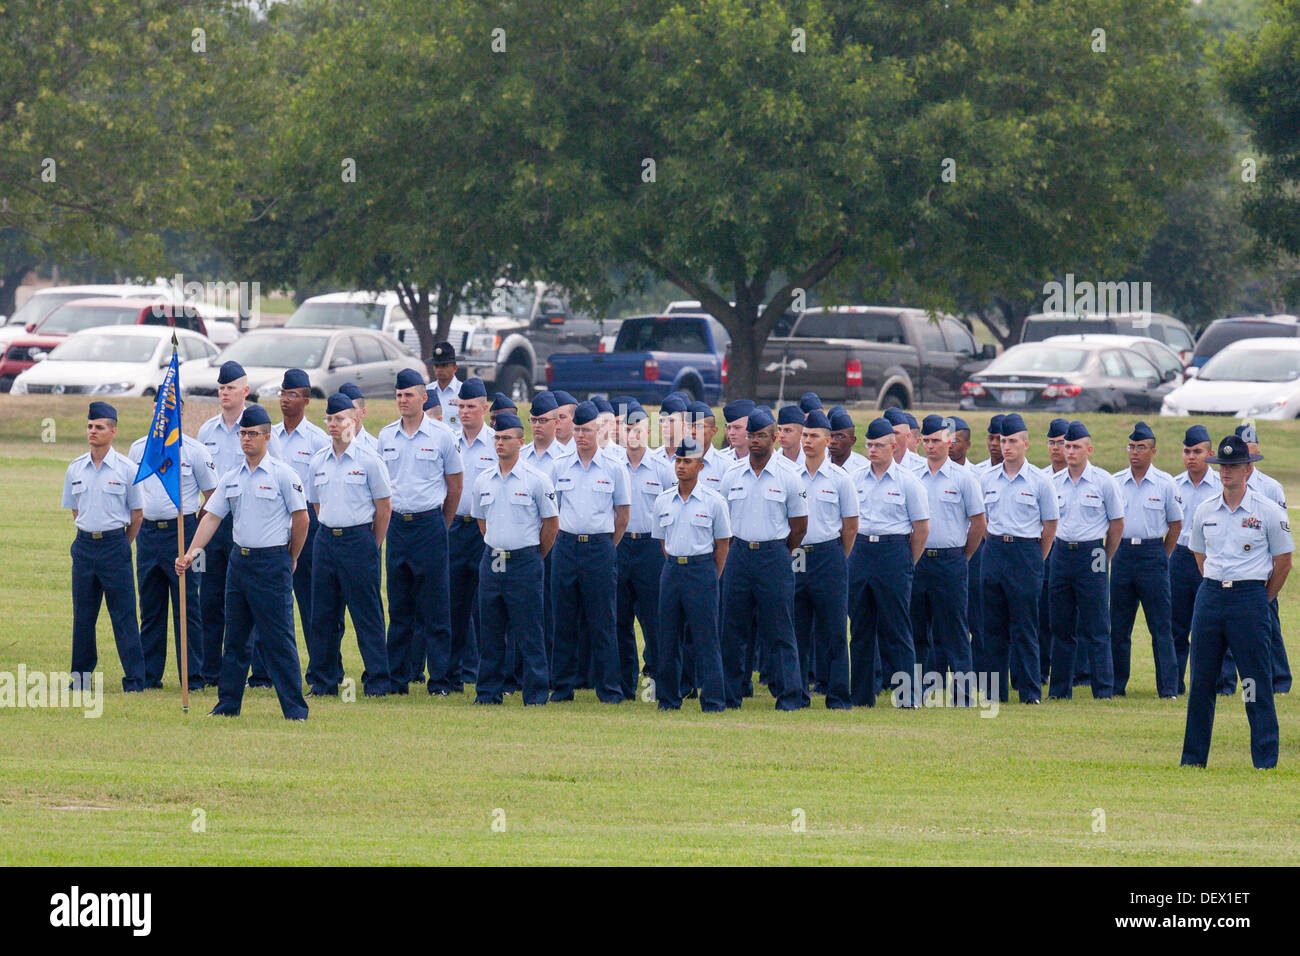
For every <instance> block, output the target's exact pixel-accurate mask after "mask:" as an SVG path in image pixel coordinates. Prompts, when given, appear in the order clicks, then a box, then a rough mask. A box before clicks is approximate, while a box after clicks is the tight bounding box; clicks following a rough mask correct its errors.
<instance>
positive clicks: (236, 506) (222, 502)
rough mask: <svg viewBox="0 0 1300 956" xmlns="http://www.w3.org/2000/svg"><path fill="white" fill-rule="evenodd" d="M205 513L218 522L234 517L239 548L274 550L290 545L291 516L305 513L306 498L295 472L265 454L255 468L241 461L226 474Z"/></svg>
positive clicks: (236, 540) (246, 460)
mask: <svg viewBox="0 0 1300 956" xmlns="http://www.w3.org/2000/svg"><path fill="white" fill-rule="evenodd" d="M206 510H207V511H208V512H209V513H211V514H214V515H216V516H217V517H218V518H224V517H225V516H226V515H228V514H233V515H234V537H235V544H237V545H239V547H241V548H277V547H283V546H285V545H287V544H288V543H289V532H290V527H291V524H292V517H293V513H294V512H296V511H305V510H307V497H306V495H305V494H304V492H303V486H302V482H301V481H299V480H298V474H297V472H295V471H294V470H293V469H292V468H290V467H289V466H288V465H286V464H285V463H284V462H282V461H280V459H278V458H275V457H272V456H271V455H269V454H267V455H263V456H262V460H261V461H259V462H258V463H257V467H256V468H251V469H250V468H249V467H248V459H244V460H243V461H241V462H240V463H239V465H238V467H236V468H232V469H230V471H228V472H226V474H225V475H224V476H222V479H221V481H220V483H218V485H217V490H216V491H215V492H213V494H212V497H211V498H209V499H208V504H207V509H206Z"/></svg>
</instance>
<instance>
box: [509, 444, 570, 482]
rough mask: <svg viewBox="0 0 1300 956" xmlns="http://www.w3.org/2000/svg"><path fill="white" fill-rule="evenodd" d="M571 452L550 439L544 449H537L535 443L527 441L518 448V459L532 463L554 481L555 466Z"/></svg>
mask: <svg viewBox="0 0 1300 956" xmlns="http://www.w3.org/2000/svg"><path fill="white" fill-rule="evenodd" d="M573 454H574V453H573V452H571V451H569V450H568V449H567V448H565V447H564V446H563V445H561V444H560V443H559V442H558V441H552V442H551V443H550V444H549V445H547V446H546V450H545V451H538V450H537V445H536V444H535V443H534V442H529V443H528V444H527V445H525V446H524V447H523V448H521V449H520V450H519V460H520V461H525V462H527V463H528V464H530V465H532V466H533V467H534V468H536V469H537V470H538V471H540V472H541V473H542V474H544V475H546V477H548V478H550V479H551V481H552V483H554V481H555V466H556V465H558V464H559V463H560V462H562V461H563V460H564V459H566V458H568V457H570V456H572V455H573Z"/></svg>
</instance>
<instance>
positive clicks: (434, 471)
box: [379, 417, 464, 514]
mask: <svg viewBox="0 0 1300 956" xmlns="http://www.w3.org/2000/svg"><path fill="white" fill-rule="evenodd" d="M379 457H380V458H381V460H382V461H383V462H384V464H385V465H386V466H387V468H388V477H389V479H390V485H391V488H392V498H393V510H394V511H396V512H397V513H399V514H420V513H422V512H425V511H432V510H433V509H434V508H441V507H442V503H443V501H445V500H446V498H447V476H448V475H459V474H461V473H462V472H463V471H464V465H463V463H462V460H461V454H460V449H459V448H457V447H456V436H455V435H454V434H453V433H452V430H451V429H450V428H448V427H447V426H446V425H444V424H443V423H442V422H438V421H434V420H433V419H431V418H427V417H426V418H424V419H423V420H421V422H420V424H419V427H417V428H416V430H415V432H414V433H413V434H409V435H408V434H407V433H406V431H405V430H404V429H403V428H402V420H401V419H400V418H399V419H398V420H397V421H395V422H393V423H391V424H389V425H385V426H384V427H383V428H382V429H381V430H380V432H379Z"/></svg>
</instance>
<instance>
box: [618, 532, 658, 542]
mask: <svg viewBox="0 0 1300 956" xmlns="http://www.w3.org/2000/svg"><path fill="white" fill-rule="evenodd" d="M653 537H654V535H653V534H651V533H650V532H649V531H628V532H626V533H624V535H623V540H624V541H643V540H645V539H646V538H653Z"/></svg>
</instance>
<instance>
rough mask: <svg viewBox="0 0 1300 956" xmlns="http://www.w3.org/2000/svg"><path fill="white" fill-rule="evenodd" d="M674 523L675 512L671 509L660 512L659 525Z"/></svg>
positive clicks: (665, 525) (663, 526)
mask: <svg viewBox="0 0 1300 956" xmlns="http://www.w3.org/2000/svg"><path fill="white" fill-rule="evenodd" d="M672 523H673V513H672V512H671V511H661V512H659V527H661V528H666V527H668V526H669V525H670V524H672Z"/></svg>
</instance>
